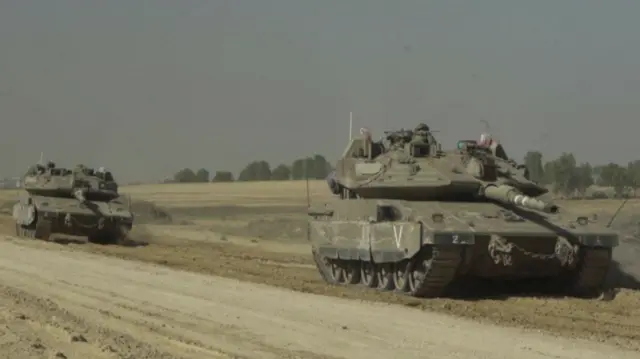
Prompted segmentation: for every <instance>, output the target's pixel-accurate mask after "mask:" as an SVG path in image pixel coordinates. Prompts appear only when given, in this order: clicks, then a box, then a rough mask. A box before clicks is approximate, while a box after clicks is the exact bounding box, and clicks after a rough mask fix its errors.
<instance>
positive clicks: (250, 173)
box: [238, 161, 271, 181]
mask: <svg viewBox="0 0 640 359" xmlns="http://www.w3.org/2000/svg"><path fill="white" fill-rule="evenodd" d="M270 179H271V166H270V165H269V163H268V162H267V161H254V162H251V163H249V164H248V165H247V166H246V167H245V168H244V169H243V170H242V171H240V175H238V181H268V180H270Z"/></svg>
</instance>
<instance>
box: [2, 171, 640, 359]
mask: <svg viewBox="0 0 640 359" xmlns="http://www.w3.org/2000/svg"><path fill="white" fill-rule="evenodd" d="M308 190H309V194H310V198H311V201H312V202H319V201H324V200H330V199H331V196H330V193H329V191H328V189H327V186H326V183H325V182H324V181H309V183H308ZM122 192H124V193H126V194H128V195H130V196H131V198H132V200H133V210H134V212H136V216H137V217H136V218H137V224H136V227H135V230H134V237H135V238H136V239H137V240H138V242H140V243H139V245H135V246H133V245H132V246H99V245H93V244H68V245H57V244H52V243H22V242H24V241H22V242H21V241H15V240H12V243H16V245H19V246H22V247H25V248H28V247H37V248H31V249H33V250H36V249H37V250H46V251H48V252H51V253H77V254H78V255H81V254H83V253H84V252H91V255H95V254H98V255H101V256H106V257H117V258H120V259H126V260H129V261H135V262H147V263H152V264H157V265H161V266H163V267H170V268H175V269H180V270H186V271H188V272H192V273H200V274H204V275H214V276H220V277H226V278H230V279H235V280H240V281H242V282H245V283H261V284H267V285H270V286H274V287H280V288H285V289H288V290H293V291H296V292H303V293H309V294H315V295H322V296H328V297H339V298H343V299H349V300H355V302H353V303H360V304H358V305H361V306H362V307H363V308H364V307H367V306H369V304H367V303H365V302H361V301H362V300H365V301H370V302H383V303H390V304H393V305H395V306H399V307H404V308H405V309H404V310H409V311H412V312H415V313H416V315H418V314H417V313H419V311H422V312H429V313H432V312H439V313H444V314H447V315H453V316H454V317H463V318H465V319H461V320H466V319H471V320H473V321H475V322H479V323H483V325H488V324H490V325H499V326H506V327H510V328H520V329H526V330H534V331H538V332H542V333H550V334H552V335H553V336H558V335H560V336H563V337H567V338H583V339H588V340H590V341H592V342H605V343H607V344H614V345H616V346H618V347H622V348H626V349H629V350H634V351H640V292H639V291H637V290H635V289H626V288H623V289H622V290H620V292H619V293H618V295H617V296H616V298H615V299H614V300H613V301H597V300H580V299H572V298H543V297H532V296H527V295H511V296H503V295H500V293H496V295H494V296H489V297H485V298H474V299H465V300H462V299H460V300H454V299H435V300H417V299H412V298H407V297H400V296H396V295H394V294H393V293H379V292H373V291H365V290H360V289H352V288H343V287H332V286H328V285H326V284H325V283H323V282H322V281H321V279H320V276H319V275H318V274H317V272H316V270H315V268H314V266H313V265H312V261H311V258H310V256H309V246H308V244H307V243H306V242H305V239H304V236H303V233H304V232H303V230H304V225H305V221H306V214H305V210H306V206H307V198H306V193H307V183H306V182H305V181H290V182H258V183H223V184H213V183H209V184H162V185H138V186H128V187H123V188H122ZM15 196H16V191H0V201H2V202H6V203H9V202H10V201H12V200H14V199H15ZM557 203H558V204H559V205H560V206H562V207H563V208H565V209H566V210H570V211H574V212H577V213H598V215H599V216H600V217H601V218H609V217H608V216H610V215H611V214H612V213H613V212H614V211H615V210H616V209H617V208H618V207H619V205H620V203H621V202H620V201H616V200H589V201H587V200H584V201H559V202H557ZM3 208H4V209H5V211H4V212H5V214H4V216H0V224H4V225H3V226H2V229H3V230H4V232H5V235H10V234H11V232H10V230H11V221H10V218H9V217H8V216H7V214H8V213H7V211H6V209H7V208H8V204H7V205H5V206H4V207H3ZM639 208H640V201H638V200H631V201H629V202H628V203H627V205H626V207H625V209H624V210H623V211H622V213H621V215H620V217H619V219H618V220H616V224H617V225H618V227H616V228H618V229H620V230H621V231H623V232H624V233H625V236H626V235H629V234H631V233H632V232H633V231H634V230H635V229H637V228H636V227H634V223H636V222H637V220H638V218H637V217H636V214H638V213H639ZM633 240H634V239H627V240H625V242H624V243H623V244H624V245H625V247H624V249H623V250H622V251H618V252H621V253H622V255H623V257H624V258H627V259H628V263H626V264H625V265H626V268H627V269H628V270H630V271H631V270H635V269H636V267H634V266H636V265H637V263H638V261H637V260H635V258H640V250H638V248H640V246H638V245H636V244H635V242H634V243H632V242H630V241H633ZM634 251H635V252H634ZM85 254H86V253H85ZM52 255H53V254H52ZM65 255H66V254H65ZM86 255H89V254H86ZM630 256H631V257H630ZM626 286H627V287H629V288H633V283H631V284H629V285H626ZM114 290H115V289H114ZM12 293H13V294H12V295H13V296H19V295H20V294H19V293H18V294H16V292H12ZM25 295H26V294H25ZM309 298H311V297H309ZM306 300H311V299H306ZM309 303H311V302H309ZM0 304H2V303H0ZM310 305H311V304H310ZM322 320H323V319H322V318H318V321H320V322H321V321H322ZM460 323H464V322H460ZM397 325H398V326H404V325H408V323H397ZM425 325H427V324H425ZM459 325H466V324H459ZM468 325H469V326H471V325H472V324H468ZM520 329H518V330H520ZM487 330H488V329H487ZM523 340H524V339H523ZM572 345H574V346H580V345H582V344H575V343H574V344H572ZM307 349H308V348H307ZM167 350H168V349H167ZM265 350H266V349H265ZM515 352H517V353H521V352H520V351H519V350H516V351H515ZM274 353H275V352H274ZM345 353H346V352H345ZM523 353H524V352H523ZM494 354H495V353H494ZM547 354H548V355H552V353H550V352H549V353H547ZM565 354H566V353H565ZM565 354H562V353H560V354H558V353H553V355H556V356H557V357H559V358H565V357H566V358H569V357H572V358H573V357H574V356H569V355H568V354H566V356H563V355H565ZM583 354H584V353H583ZM591 354H593V353H591ZM353 355H355V354H353ZM460 355H462V354H460ZM572 355H573V354H572ZM585 355H586V354H585ZM620 355H622V354H620ZM518 356H519V357H523V358H524V357H531V358H539V357H540V358H541V357H543V355H540V356H536V355H531V356H526V355H524V354H522V355H518ZM579 356H580V357H583V356H582V355H579ZM587 356H588V355H587ZM149 357H156V356H149ZM158 357H160V356H158ZM176 357H180V356H176ZM185 357H186V356H185ZM193 357H198V356H193ZM203 357H217V356H203ZM220 357H223V356H220ZM236 357H252V356H236ZM265 357H268V356H265ZM291 357H295V356H291ZM298 357H304V358H306V357H309V358H312V357H314V356H311V355H310V354H308V356H305V355H301V356H298ZM324 357H326V358H329V357H331V358H335V357H346V356H340V355H337V356H335V355H334V356H329V355H328V354H327V355H326V356H324ZM353 357H355V356H353ZM410 357H411V356H410ZM460 357H466V356H460ZM482 357H484V356H482ZM486 357H487V358H489V357H491V358H493V357H496V358H497V357H502V356H498V355H497V354H496V355H495V356H486ZM575 357H576V358H577V357H578V356H575ZM595 357H597V356H594V358H595Z"/></svg>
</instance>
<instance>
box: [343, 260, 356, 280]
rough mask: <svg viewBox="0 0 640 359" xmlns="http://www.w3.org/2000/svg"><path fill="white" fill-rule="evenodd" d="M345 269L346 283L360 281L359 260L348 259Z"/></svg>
mask: <svg viewBox="0 0 640 359" xmlns="http://www.w3.org/2000/svg"><path fill="white" fill-rule="evenodd" d="M343 270H344V282H345V284H358V283H360V263H359V262H358V261H346V262H345V265H344V269H343Z"/></svg>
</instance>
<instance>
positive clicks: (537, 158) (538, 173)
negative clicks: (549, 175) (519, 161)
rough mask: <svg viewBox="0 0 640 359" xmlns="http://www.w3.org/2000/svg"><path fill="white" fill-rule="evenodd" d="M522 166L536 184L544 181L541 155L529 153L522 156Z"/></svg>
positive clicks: (535, 152) (534, 152) (533, 152)
mask: <svg viewBox="0 0 640 359" xmlns="http://www.w3.org/2000/svg"><path fill="white" fill-rule="evenodd" d="M524 165H525V166H527V169H528V170H529V177H530V178H531V180H533V181H536V182H543V181H544V167H543V166H542V153H540V152H539V151H529V152H527V153H526V154H525V156H524Z"/></svg>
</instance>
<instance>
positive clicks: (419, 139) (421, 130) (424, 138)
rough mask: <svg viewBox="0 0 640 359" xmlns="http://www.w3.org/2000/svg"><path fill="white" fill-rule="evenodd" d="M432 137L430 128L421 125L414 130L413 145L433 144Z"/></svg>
mask: <svg viewBox="0 0 640 359" xmlns="http://www.w3.org/2000/svg"><path fill="white" fill-rule="evenodd" d="M431 137H432V136H431V130H430V129H429V126H427V125H426V124H424V123H421V124H419V125H418V126H416V128H415V129H414V130H413V138H412V139H411V143H424V144H427V145H428V144H429V143H430V142H431Z"/></svg>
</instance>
